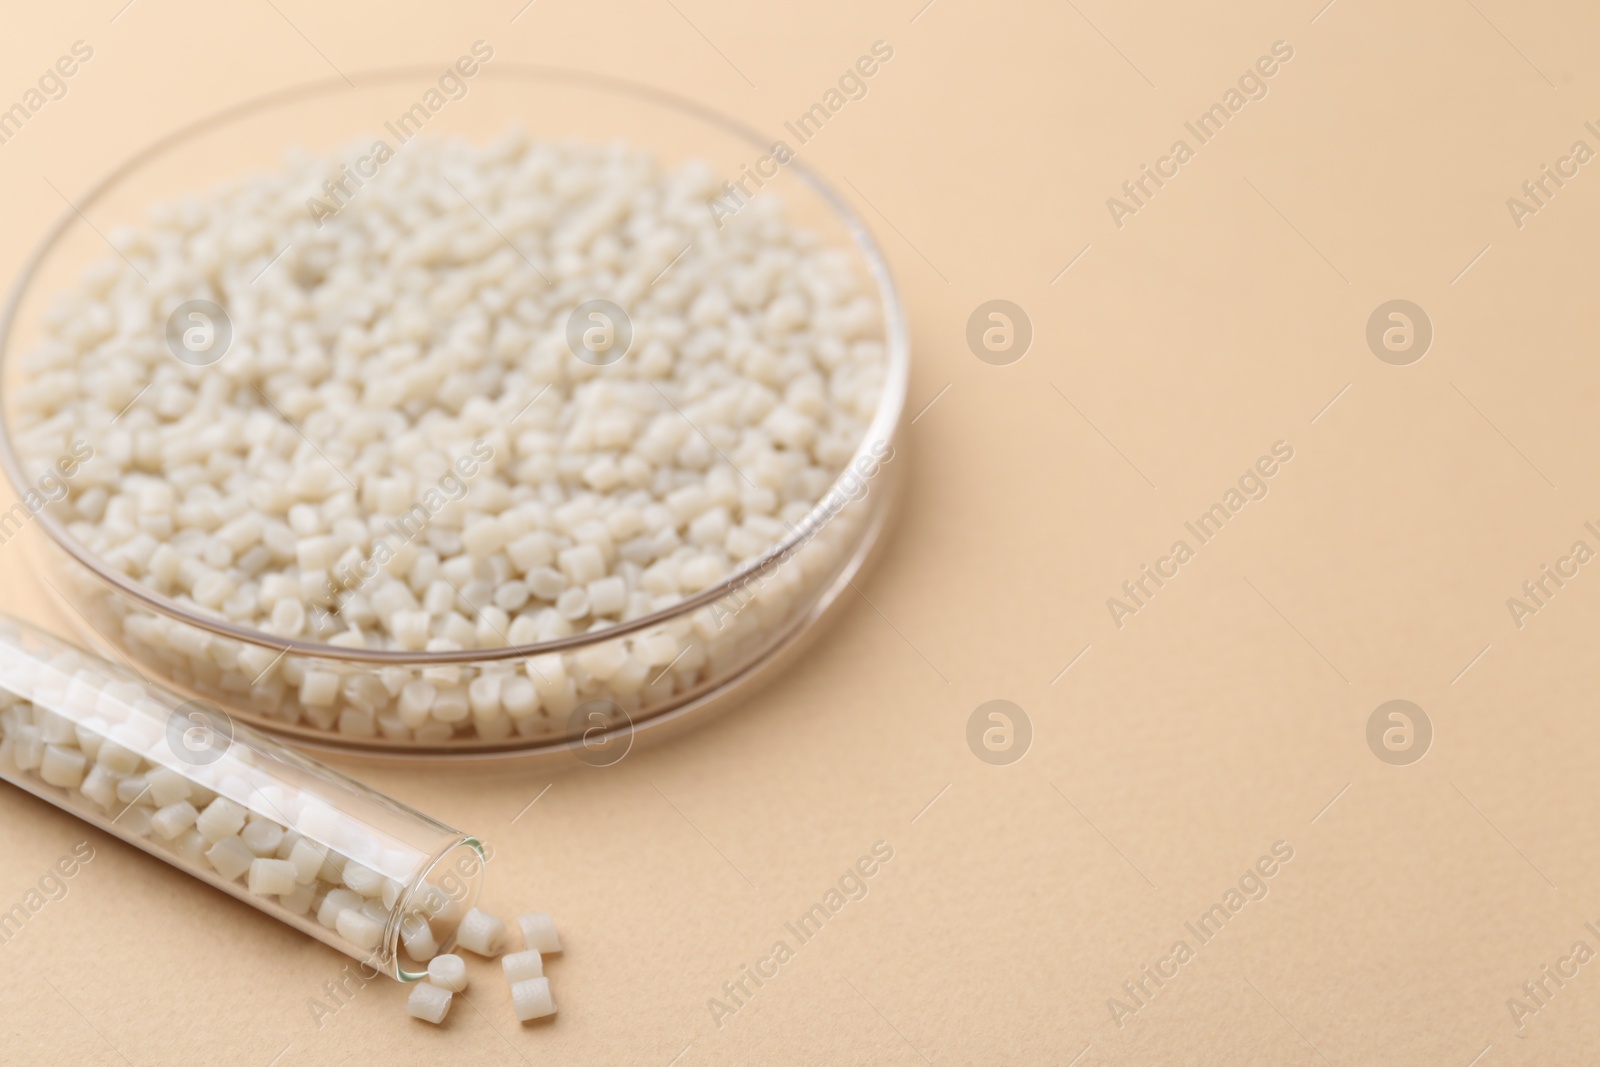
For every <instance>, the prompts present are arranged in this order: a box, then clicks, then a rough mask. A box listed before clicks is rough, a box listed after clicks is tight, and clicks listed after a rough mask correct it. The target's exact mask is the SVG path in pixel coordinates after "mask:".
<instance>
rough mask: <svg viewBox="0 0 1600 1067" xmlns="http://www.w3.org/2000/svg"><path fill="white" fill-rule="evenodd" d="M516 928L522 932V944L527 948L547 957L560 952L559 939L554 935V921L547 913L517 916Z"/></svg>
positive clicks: (540, 912) (537, 912)
mask: <svg viewBox="0 0 1600 1067" xmlns="http://www.w3.org/2000/svg"><path fill="white" fill-rule="evenodd" d="M517 926H518V927H520V928H521V930H522V943H523V944H524V945H526V946H527V947H528V948H531V949H534V950H535V951H537V952H539V953H542V954H543V955H546V956H549V955H552V954H553V953H557V952H560V951H561V937H560V936H559V935H558V934H557V933H556V923H555V920H554V919H552V918H550V915H549V913H548V912H543V911H534V912H529V913H528V914H526V915H518V916H517Z"/></svg>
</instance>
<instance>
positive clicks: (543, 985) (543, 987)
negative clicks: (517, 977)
mask: <svg viewBox="0 0 1600 1067" xmlns="http://www.w3.org/2000/svg"><path fill="white" fill-rule="evenodd" d="M511 1006H512V1007H513V1008H514V1009H515V1010H516V1013H517V1019H518V1021H520V1022H527V1021H528V1020H530V1019H542V1018H544V1017H545V1016H546V1015H554V1014H555V1013H556V1003H555V1001H554V1000H552V999H550V979H548V978H529V979H527V980H526V981H523V982H516V983H513V984H512V986H511Z"/></svg>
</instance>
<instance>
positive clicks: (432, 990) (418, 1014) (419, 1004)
mask: <svg viewBox="0 0 1600 1067" xmlns="http://www.w3.org/2000/svg"><path fill="white" fill-rule="evenodd" d="M450 1000H451V993H450V990H448V989H445V988H443V987H441V986H436V985H434V984H433V983H432V982H418V983H417V984H415V985H413V986H412V987H411V995H410V996H408V997H406V1014H407V1015H409V1016H411V1017H412V1018H413V1019H421V1020H422V1021H423V1022H425V1023H433V1024H434V1025H438V1024H439V1023H442V1022H444V1017H445V1016H446V1015H448V1014H449V1013H450Z"/></svg>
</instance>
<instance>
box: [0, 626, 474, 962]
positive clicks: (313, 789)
mask: <svg viewBox="0 0 1600 1067" xmlns="http://www.w3.org/2000/svg"><path fill="white" fill-rule="evenodd" d="M0 778H3V779H5V780H6V781H9V782H11V783H13V784H14V785H17V786H20V787H21V788H23V789H25V790H27V791H28V792H30V793H32V794H34V795H35V796H37V797H40V798H41V799H43V800H46V801H48V802H50V803H51V804H54V805H56V806H57V807H59V808H62V809H63V810H65V811H69V812H71V813H72V814H73V815H76V816H77V817H78V818H80V819H83V820H84V821H85V822H88V823H92V824H93V825H95V826H97V827H99V828H100V829H102V830H104V831H105V832H106V833H109V834H112V835H114V836H116V837H119V838H121V839H122V840H124V841H126V842H128V843H129V844H130V845H134V846H135V847H137V848H141V849H143V850H144V851H146V852H148V853H150V854H151V855H152V856H156V857H158V858H160V859H163V860H165V861H167V862H168V863H170V864H172V865H173V866H175V867H177V868H179V869H180V870H182V871H185V872H186V873H188V874H191V875H193V876H194V877H196V878H198V879H200V880H201V881H203V882H206V883H208V884H210V885H212V886H215V887H216V888H218V889H220V890H222V891H223V892H224V893H228V894H229V895H231V896H234V897H237V898H238V899H240V900H242V901H244V902H245V903H246V904H249V905H250V906H251V907H253V908H256V909H258V910H260V911H262V912H264V913H266V914H268V915H271V916H272V917H273V918H275V919H278V920H279V921H281V922H284V923H286V924H288V925H289V926H292V927H294V928H295V929H297V930H300V931H302V932H303V933H306V934H309V935H311V936H312V937H314V938H316V939H317V940H319V941H322V942H324V943H325V944H328V945H330V946H332V947H333V948H335V949H338V950H339V951H340V952H343V953H345V954H346V955H348V956H350V957H352V958H354V959H356V960H360V961H361V962H363V963H364V964H365V965H366V966H367V967H369V968H371V969H373V970H376V971H378V972H381V973H385V974H388V975H390V976H391V977H393V978H396V979H398V980H400V981H404V982H408V981H416V980H417V979H420V978H424V977H426V976H427V963H428V960H429V959H431V958H432V957H433V956H434V955H436V954H439V953H442V952H448V951H449V950H450V948H451V947H452V946H453V945H454V943H455V936H456V928H457V926H458V924H459V923H460V920H461V917H462V916H464V915H465V914H466V913H467V912H468V911H469V910H470V909H472V908H473V907H474V906H476V904H477V899H478V894H479V892H480V891H481V889H482V885H483V878H484V871H485V865H486V862H487V858H486V853H485V850H484V847H483V845H482V844H480V843H479V842H478V840H477V839H475V838H473V837H470V836H468V835H465V834H463V833H461V832H460V831H458V830H453V829H451V828H450V827H448V826H445V825H444V824H443V823H440V822H439V821H437V820H435V819H432V818H430V817H428V816H427V815H424V814H422V813H421V812H419V811H417V810H416V809H414V808H411V807H408V806H406V805H405V804H402V803H400V802H399V801H397V800H393V799H391V798H389V797H387V796H384V795H383V794H382V793H379V792H377V791H376V790H374V789H371V788H369V787H367V786H365V785H362V784H361V783H360V782H357V781H355V780H354V779H351V778H348V777H346V776H345V775H343V774H340V773H339V772H338V771H335V770H333V769H332V768H330V767H326V766H323V765H322V764H320V763H318V762H316V761H315V760H311V759H308V758H306V757H305V756H303V755H301V754H299V753H298V752H295V751H293V750H292V749H289V748H287V747H286V746H284V745H282V744H280V743H279V742H277V741H275V740H273V739H272V738H270V737H268V736H266V735H265V734H262V733H260V732H258V731H256V730H252V729H250V728H249V727H247V726H243V725H240V724H237V723H234V722H233V721H232V720H231V719H230V718H229V717H228V716H227V715H226V714H225V713H224V712H222V711H221V710H220V709H218V708H217V707H216V706H215V705H212V704H208V703H206V702H204V701H194V700H187V699H185V698H184V697H183V696H181V695H179V694H178V693H175V692H173V691H171V690H169V689H165V688H163V687H161V686H157V685H154V684H152V683H150V682H147V681H145V680H143V679H142V678H141V677H139V676H138V675H137V674H135V673H134V672H133V671H130V670H127V669H125V668H122V667H120V666H117V665H116V664H112V663H109V662H107V661H106V660H103V659H101V658H99V657H97V656H95V655H93V654H91V653H88V652H85V651H84V650H82V649H80V648H77V647H74V646H73V645H70V644H68V643H67V642H65V641H62V640H60V639H59V638H56V637H53V636H51V635H49V634H46V633H45V632H43V631H41V630H38V629H36V628H34V627H32V626H29V625H28V624H26V623H22V622H19V621H17V620H15V619H11V618H7V617H4V616H0Z"/></svg>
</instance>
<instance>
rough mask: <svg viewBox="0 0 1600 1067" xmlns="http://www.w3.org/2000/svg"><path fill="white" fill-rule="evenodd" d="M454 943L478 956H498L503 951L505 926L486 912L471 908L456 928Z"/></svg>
mask: <svg viewBox="0 0 1600 1067" xmlns="http://www.w3.org/2000/svg"><path fill="white" fill-rule="evenodd" d="M456 943H457V944H458V945H460V946H461V947H462V948H464V949H466V950H467V951H468V952H474V953H476V954H478V955H479V956H490V957H493V956H498V955H500V953H501V952H503V951H504V950H505V945H506V924H505V923H504V922H502V921H500V920H499V919H497V918H495V917H494V916H493V915H490V914H489V913H488V912H486V911H482V910H480V909H478V908H473V909H472V910H471V911H469V912H467V914H466V915H465V916H463V917H462V919H461V925H460V926H459V927H457V928H456Z"/></svg>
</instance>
